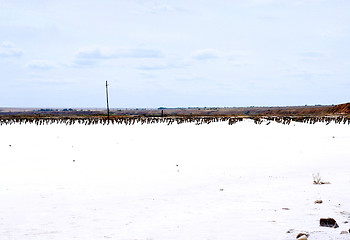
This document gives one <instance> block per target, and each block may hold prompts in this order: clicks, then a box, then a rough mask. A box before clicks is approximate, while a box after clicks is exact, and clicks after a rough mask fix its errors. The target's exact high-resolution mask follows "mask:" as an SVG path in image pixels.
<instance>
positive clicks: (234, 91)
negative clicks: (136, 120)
mask: <svg viewBox="0 0 350 240" xmlns="http://www.w3.org/2000/svg"><path fill="white" fill-rule="evenodd" d="M349 12H350V1H349V0H295V1H293V0H244V1H243V0H219V1H218V0H216V1H214V0H190V1H189V0H169V1H165V0H84V1H82V0H74V1H71V0H0V107H39V108H49V107H56V108H65V107H73V108H78V107H81V108H87V107H91V108H95V107H104V106H105V104H106V103H105V102H106V99H105V97H106V96H105V81H108V83H109V102H110V107H111V108H135V107H145V108H156V107H160V106H162V107H194V106H201V107H213V106H215V107H231V106H290V105H306V104H307V105H315V104H338V103H344V102H349V101H350V94H349V93H350V14H349Z"/></svg>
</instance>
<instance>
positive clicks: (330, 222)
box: [320, 218, 339, 228]
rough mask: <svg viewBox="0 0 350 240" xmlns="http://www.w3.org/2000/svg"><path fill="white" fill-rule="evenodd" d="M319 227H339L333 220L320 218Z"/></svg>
mask: <svg viewBox="0 0 350 240" xmlns="http://www.w3.org/2000/svg"><path fill="white" fill-rule="evenodd" d="M320 226H321V227H331V228H338V227H339V225H338V224H337V222H336V221H335V220H334V219H333V218H321V219H320Z"/></svg>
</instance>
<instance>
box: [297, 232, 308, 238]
mask: <svg viewBox="0 0 350 240" xmlns="http://www.w3.org/2000/svg"><path fill="white" fill-rule="evenodd" d="M302 236H306V237H307V238H308V237H309V236H310V234H309V233H308V232H301V233H298V235H297V237H296V238H300V237H302Z"/></svg>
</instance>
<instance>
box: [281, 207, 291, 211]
mask: <svg viewBox="0 0 350 240" xmlns="http://www.w3.org/2000/svg"><path fill="white" fill-rule="evenodd" d="M282 210H290V209H289V208H286V207H284V208H282Z"/></svg>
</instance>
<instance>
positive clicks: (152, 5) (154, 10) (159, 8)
mask: <svg viewBox="0 0 350 240" xmlns="http://www.w3.org/2000/svg"><path fill="white" fill-rule="evenodd" d="M176 11H181V9H179V8H177V7H174V6H171V5H169V4H167V3H158V2H155V1H147V2H146V1H142V2H141V3H140V4H139V7H138V8H137V9H135V10H133V11H132V13H134V14H144V13H146V14H162V13H171V12H176Z"/></svg>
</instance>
